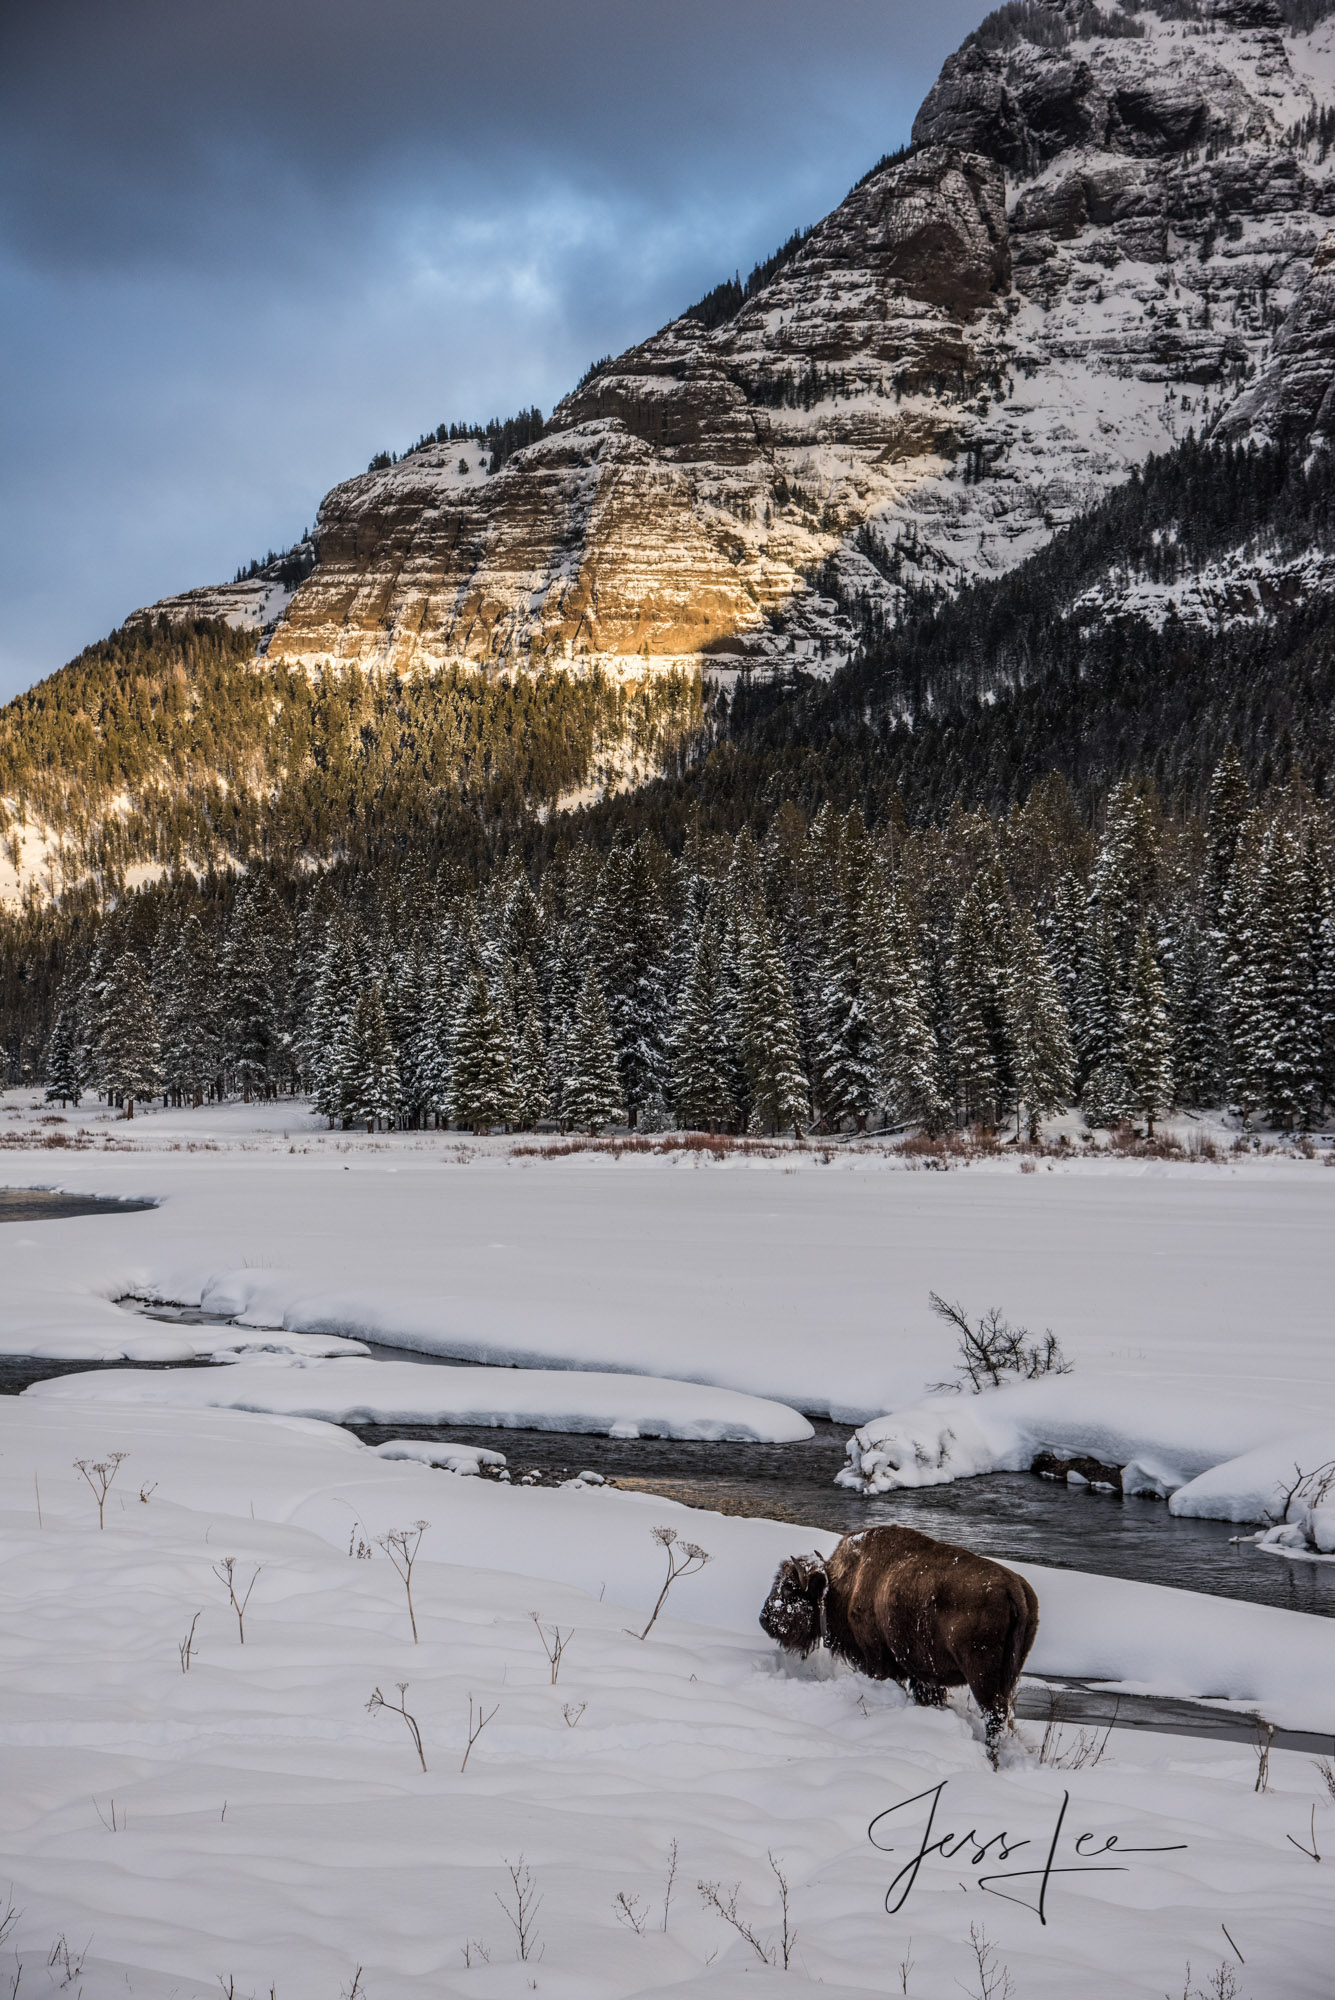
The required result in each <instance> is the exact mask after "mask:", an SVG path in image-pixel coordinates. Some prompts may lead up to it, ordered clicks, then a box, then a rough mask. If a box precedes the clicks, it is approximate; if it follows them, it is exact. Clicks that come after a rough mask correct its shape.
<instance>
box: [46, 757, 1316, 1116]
mask: <svg viewBox="0 0 1335 2000" xmlns="http://www.w3.org/2000/svg"><path fill="white" fill-rule="evenodd" d="M1333 862H1335V838H1333V834H1332V825H1331V819H1330V815H1329V813H1328V812H1327V811H1326V810H1325V809H1324V808H1322V807H1321V806H1320V805H1319V804H1318V803H1317V802H1315V801H1314V800H1313V799H1312V797H1311V795H1310V794H1309V793H1306V792H1304V791H1303V790H1302V789H1301V788H1300V787H1287V788H1284V789H1282V790H1278V791H1276V792H1274V793H1272V794H1271V795H1270V796H1269V797H1268V798H1266V799H1264V800H1262V801H1260V802H1258V801H1257V800H1255V799H1254V798H1253V796H1252V794H1251V791H1250V789H1249V786H1248V782H1247V779H1246V776H1245V773H1244V771H1243V769H1242V765H1241V763H1240V761H1239V759H1238V757H1237V756H1236V754H1235V753H1234V752H1232V751H1229V752H1227V753H1226V754H1225V756H1224V757H1223V759H1222V760H1221V762H1220V764H1219V767H1218V769H1217V770H1216V772H1215V774H1214V778H1213V781H1212V783H1211V786H1210V791H1209V797H1208V801H1207V805H1206V809H1205V811H1204V813H1203V814H1201V815H1199V816H1197V817H1194V818H1191V819H1189V820H1186V821H1181V820H1174V819H1173V818H1171V817H1170V816H1169V815H1167V814H1166V813H1165V812H1164V810H1163V808H1162V806H1161V804H1160V803H1159V801H1158V800H1157V798H1156V795H1155V792H1154V788H1153V787H1152V786H1150V785H1146V784H1144V783H1137V782H1134V781H1129V780H1128V781H1124V782H1122V783H1121V784H1119V785H1118V786H1117V787H1115V788H1114V791H1113V793H1112V795H1111V796H1110V798H1109V800H1108V802H1107V808H1106V813H1105V815H1104V818H1103V825H1102V830H1101V833H1100V835H1099V837H1098V838H1097V839H1096V838H1095V837H1094V835H1093V833H1092V831H1091V829H1090V828H1089V827H1088V826H1087V825H1086V823H1085V822H1084V820H1083V818H1082V816H1081V814H1080V813H1079V811H1078V809H1077V807H1076V804H1075V801H1074V799H1073V798H1072V795H1071V794H1070V792H1069V790H1068V789H1067V788H1066V787H1065V786H1064V784H1063V783H1062V782H1061V781H1060V780H1059V779H1051V780H1049V781H1047V782H1046V783H1045V784H1044V785H1043V786H1041V787H1039V788H1037V789H1036V791H1035V793H1034V794H1033V795H1031V797H1030V798H1029V799H1028V800H1027V801H1026V802H1025V804H1024V805H1023V807H1018V808H1016V809H1014V810H1013V811H1012V812H1011V813H1010V814H1009V815H1007V816H1006V817H1005V819H1002V820H998V819H996V818H994V817H992V816H991V815H988V814H987V813H985V812H975V813H971V814H970V813H965V812H963V811H962V810H958V811H957V812H956V814H955V815H954V816H953V818H952V821H951V822H950V823H949V824H948V825H947V826H946V827H944V828H942V827H936V828H926V829H916V830H915V829H906V828H904V827H902V826H896V825H894V824H887V825H885V826H883V827H881V828H879V829H876V830H871V829H869V828H868V826H867V823H866V821H865V820H864V818H863V816H862V814H861V813H860V812H859V811H858V810H857V809H856V808H851V809H849V810H846V811H839V810H836V809H835V808H833V807H831V806H828V805H827V806H824V807H822V808H821V810H820V811H818V812H817V813H816V814H815V816H814V817H813V818H811V819H810V820H809V821H804V820H803V819H802V818H801V816H800V815H798V814H797V813H796V812H794V811H793V810H792V809H791V808H789V809H787V810H785V811H781V812H779V813H778V814H776V816H775V818H774V821H773V823H772V825H771V827H770V829H769V831H768V833H767V835H766V836H765V838H764V839H763V840H760V841H757V840H756V839H755V838H753V836H752V835H751V834H750V832H749V831H746V830H743V831H742V832H741V833H739V834H738V835H736V836H735V837H732V838H729V837H726V836H719V835H711V834H709V833H707V832H705V831H704V830H703V829H702V828H701V826H700V825H699V824H698V823H697V824H696V826H695V827H694V828H693V829H692V831H691V834H690V836H689V837H688V839H687V841H686V843H685V846H684V848H683V851H682V852H681V853H680V854H679V855H675V856H674V855H672V854H670V853H669V852H668V850H667V849H666V848H665V847H664V846H663V844H662V842H661V841H659V840H658V838H657V836H656V835H655V834H653V833H652V832H649V833H645V834H642V835H640V836H639V837H638V838H637V839H636V840H635V841H633V842H632V843H629V844H627V843H623V842H620V841H616V842H614V843H613V844H612V846H611V847H610V849H608V850H606V851H605V852H602V853H600V852H599V851H598V850H596V849H595V848H594V847H592V846H591V845H589V844H588V843H587V842H585V841H581V840H577V841H575V842H574V843H572V844H570V845H568V846H567V847H566V848H565V849H564V850H563V851H562V852H561V853H560V854H559V855H558V856H556V857H555V858H553V860H552V861H551V862H550V863H549V864H548V865H547V866H545V867H543V868H541V869H539V870H537V871H536V872H533V873H530V872H529V871H528V870H526V869H525V868H524V867H523V866H522V865H521V864H520V863H519V862H518V861H517V860H511V861H510V862H509V863H508V864H506V865H503V866H500V867H498V868H496V869H495V870H494V871H493V872H492V873H491V874H490V875H489V876H488V878H487V879H486V880H485V881H483V882H482V883H481V884H480V885H479V886H474V885H471V884H469V883H467V882H466V881H464V880H463V879H462V878H461V877H460V875H459V874H458V873H457V871H456V872H455V873H454V874H451V873H450V872H449V871H448V870H446V871H439V870H437V871H433V870H432V869H431V867H430V866H429V865H428V864H427V863H426V862H425V861H423V860H422V859H421V858H420V857H418V858H416V859H414V858H409V859H407V860H406V861H405V862H404V863H403V864H402V865H401V866H400V867H399V868H397V869H394V870H382V871H377V872H368V871H365V870H359V871H355V872H352V871H343V873H342V874H341V875H340V873H339V872H338V871H330V872H329V873H327V874H325V875H323V876H321V877H317V878H315V879H313V880H307V881H305V882H301V881H298V880H297V879H296V878H288V879H286V880H283V879H275V878H274V877H273V876H271V875H266V874H264V873H262V872H261V873H257V874H256V875H255V876H254V877H253V878H251V879H249V880H247V881H244V882H242V883H241V884H240V885H239V886H238V887H236V888H235V890H234V893H233V895H232V899H231V903H230V907H229V908H228V910H227V911H226V914H225V915H223V914H222V913H221V912H220V911H219V910H218V909H217V908H216V907H215V908H214V910H213V911H212V913H211V912H210V909H209V906H208V904H207V902H206V901H204V899H202V898H201V896H200V894H199V891H198V889H197V887H196V885H194V884H193V882H187V881H180V880H177V881H169V882H167V883H164V884H162V885H159V886H158V887H156V888H154V889H151V890H145V891H141V892H139V893H138V894H135V895H131V896H127V897H125V898H123V899H121V900H120V901H119V902H118V903H117V904H116V905H115V906H114V907H113V908H112V909H110V910H109V911H108V912H107V914H106V916H105V917H104V918H103V920H102V921H101V923H100V924H99V926H98V927H97V929H96V931H95V933H93V935H92V937H91V940H90V941H89V942H88V943H87V944H86V945H85V946H84V947H81V948H76V949H75V950H74V951H73V952H72V953H71V955H70V958H69V961H68V964H67V968H66V972H65V977H64V980H63V983H62V985H61V988H60V992H59V996H58V1004H57V1007H56V1012H55V1017H54V1022H53V1025H52V1028H51V1031H50V1035H49V1038H48V1041H47V1044H46V1048H45V1051H44V1055H43V1062H42V1071H43V1075H44V1079H45V1082H46V1088H47V1094H48V1096H49V1097H50V1098H51V1099H53V1100H59V1101H63V1102H66V1103H77V1102H78V1101H79V1098H80V1096H81V1094H82V1093H83V1092H84V1091H86V1090H93V1091H96V1092H97V1093H99V1094H100V1095H101V1096H103V1097H104V1098H107V1099H108V1100H110V1101H111V1102H113V1103H121V1104H123V1105H126V1106H127V1107H131V1108H132V1106H133V1104H134V1103H136V1102H138V1103H142V1102H144V1101H145V1100H146V1099H149V1098H152V1097H156V1096H163V1097H164V1098H166V1099H168V1100H169V1101H172V1102H175V1103H178V1104H179V1103H195V1104H202V1103H204V1102H205V1101H208V1100H211V1099H218V1098H223V1097H226V1096H231V1095H240V1096H243V1097H256V1096H275V1095H278V1094H280V1093H286V1092H299V1091H300V1092H309V1093H310V1094H311V1095H312V1096H313V1097H314V1100H315V1103H316V1105H317V1106H318V1108H319V1109H320V1111H321V1112H322V1113H323V1114H324V1115H325V1116H326V1117H327V1118H328V1119H329V1121H330V1123H331V1124H332V1125H335V1126H344V1127H350V1126H353V1125H360V1124H365V1125H366V1126H367V1127H368V1128H372V1129H376V1128H381V1129H384V1128H394V1127H404V1126H407V1127H413V1126H426V1125H436V1126H455V1127H462V1128H467V1129H470V1130H477V1131H486V1130H491V1129H494V1128H497V1127H506V1128H510V1129H531V1128H533V1127H536V1126H538V1125H540V1124H542V1125H555V1126H559V1127H561V1128H562V1129H566V1128H578V1129H582V1130H598V1129H601V1128H603V1127H606V1126H609V1125H613V1124H620V1123H629V1124H631V1125H638V1126H639V1127H641V1129H643V1128H646V1127H647V1128H650V1129H662V1128H663V1127H665V1126H668V1125H681V1126H685V1127H690V1128H698V1129H707V1130H710V1131H715V1132H762V1133H775V1132H784V1131H790V1132H797V1133H802V1132H806V1131H811V1130H816V1131H821V1132H826V1133H835V1132H848V1131H858V1130H867V1129H877V1128H883V1127H887V1126H890V1127H904V1126H916V1127H921V1128H923V1129H925V1130H927V1131H929V1132H938V1131H941V1130H943V1129H945V1128H947V1127H950V1126H959V1127H971V1126H973V1127H980V1128H983V1129H991V1130H996V1129H998V1128H1006V1127H1009V1128H1011V1129H1013V1130H1014V1131H1015V1133H1016V1135H1017V1136H1023V1135H1026V1134H1027V1135H1028V1136H1029V1137H1030V1138H1037V1137H1038V1135H1039V1133H1040V1130H1041V1125H1042V1121H1043V1120H1044V1119H1046V1118H1048V1117H1050V1116H1052V1115H1053V1114H1055V1113H1057V1112H1059V1111H1061V1110H1064V1109H1066V1108H1068V1107H1071V1106H1074V1105H1080V1106H1081V1107H1082V1108H1083V1110H1084V1112H1085V1115H1086V1118H1087V1120H1088V1121H1089V1123H1091V1124H1094V1125H1109V1126H1110V1125H1116V1124H1118V1123H1120V1122H1122V1121H1124V1120H1134V1121H1137V1122H1139V1123H1140V1124H1141V1125H1142V1126H1143V1127H1144V1128H1145V1129H1146V1130H1147V1131H1150V1132H1152V1130H1153V1127H1154V1121H1155V1119H1156V1118H1158V1117H1159V1116H1161V1115H1162V1114H1163V1113H1164V1112H1166V1111H1167V1110H1169V1109H1170V1108H1172V1107H1173V1106H1176V1105H1219V1104H1228V1105H1230V1106H1232V1107H1233V1108H1234V1110H1235V1111H1236V1112H1237V1113H1239V1114H1240V1115H1241V1117H1242V1118H1243V1119H1244V1120H1254V1119H1261V1120H1263V1121H1265V1122H1266V1123H1268V1124H1273V1125H1278V1126H1280V1127H1282V1128H1285V1129H1291V1130H1292V1129H1298V1128H1302V1127H1305V1126H1307V1125H1309V1124H1310V1123H1311V1122H1312V1121H1313V1120H1315V1119H1318V1118H1320V1117H1321V1116H1322V1115H1323V1114H1324V1113H1325V1111H1326V1110H1327V1108H1328V1107H1330V1106H1331V1105H1332V1103H1333V1102H1335V893H1333V884H1332V864H1333Z"/></svg>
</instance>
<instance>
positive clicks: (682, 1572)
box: [630, 1528, 714, 1639]
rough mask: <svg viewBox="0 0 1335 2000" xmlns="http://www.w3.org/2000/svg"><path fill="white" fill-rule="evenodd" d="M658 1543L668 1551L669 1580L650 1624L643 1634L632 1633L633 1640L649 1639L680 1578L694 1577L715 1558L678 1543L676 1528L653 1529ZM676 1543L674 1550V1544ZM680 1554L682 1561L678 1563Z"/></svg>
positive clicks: (651, 1614) (688, 1544)
mask: <svg viewBox="0 0 1335 2000" xmlns="http://www.w3.org/2000/svg"><path fill="white" fill-rule="evenodd" d="M650 1533H651V1534H652V1535H653V1538H654V1540H655V1541H656V1542H658V1543H659V1544H661V1546H662V1547H663V1548H664V1549H665V1550H666V1551H667V1579H666V1581H665V1583H664V1585H663V1588H662V1589H661V1590H660V1591H659V1593H658V1602H657V1604H655V1606H654V1608H653V1610H652V1611H651V1613H650V1614H649V1623H648V1624H647V1625H646V1626H645V1628H644V1630H643V1632H632V1633H631V1635H630V1636H631V1638H632V1639H647V1638H648V1637H649V1634H650V1633H651V1632H652V1631H653V1629H654V1625H655V1622H656V1621H657V1618H658V1614H659V1612H660V1611H661V1610H662V1609H663V1605H664V1603H665V1602H666V1599H667V1594H668V1592H669V1591H670V1590H671V1588H672V1586H673V1584H674V1583H675V1582H676V1581H677V1578H678V1577H679V1576H694V1575H695V1574H696V1573H697V1572H698V1571H699V1570H702V1569H703V1568H704V1566H705V1564H706V1563H707V1562H712V1561H713V1560H714V1558H713V1557H712V1556H711V1555H710V1553H709V1551H708V1550H707V1549H702V1548H697V1546H696V1544H695V1543H694V1542H679V1543H678V1542H677V1531H676V1529H675V1528H653V1529H651V1530H650ZM674 1543H676V1547H675V1548H674V1546H673V1544H674ZM679 1554H680V1557H681V1560H680V1561H678V1560H677V1558H678V1555H679Z"/></svg>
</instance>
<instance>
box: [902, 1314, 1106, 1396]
mask: <svg viewBox="0 0 1335 2000" xmlns="http://www.w3.org/2000/svg"><path fill="white" fill-rule="evenodd" d="M927 1297H928V1299H929V1301H930V1302H931V1307H932V1311H933V1312H934V1313H935V1314H936V1316H937V1318H938V1319H943V1320H945V1322H946V1324H947V1325H948V1326H953V1327H954V1328H955V1329H956V1331H957V1332H958V1334H959V1337H960V1338H959V1347H958V1350H957V1351H958V1353H959V1357H960V1358H959V1361H958V1362H957V1363H956V1366H955V1373H956V1374H957V1375H958V1376H959V1378H960V1379H959V1381H958V1382H949V1383H947V1382H935V1383H933V1385H932V1386H933V1388H935V1389H946V1388H950V1389H961V1388H963V1386H964V1384H965V1383H966V1382H967V1383H968V1384H969V1386H970V1388H971V1389H972V1390H973V1392H974V1394H975V1395H979V1394H980V1393H981V1392H982V1391H983V1390H984V1389H998V1388H1000V1387H1001V1384H1002V1383H1003V1382H1004V1381H1005V1380H1006V1379H1007V1377H1010V1378H1012V1379H1013V1378H1016V1377H1018V1378H1019V1379H1020V1380H1022V1381H1026V1382H1032V1381H1035V1380H1036V1379H1037V1378H1038V1377H1039V1376H1040V1375H1069V1374H1070V1372H1071V1364H1070V1362H1069V1361H1068V1360H1067V1359H1066V1357H1065V1355H1064V1354H1063V1353H1062V1350H1061V1342H1060V1341H1059V1340H1058V1338H1057V1336H1056V1334H1055V1333H1053V1332H1052V1330H1051V1328H1049V1329H1048V1331H1047V1332H1046V1333H1045V1334H1043V1336H1042V1338H1041V1339H1040V1338H1039V1336H1038V1335H1037V1334H1031V1333H1030V1331H1029V1329H1028V1327H1025V1326H1012V1325H1011V1323H1010V1321H1009V1320H1007V1319H1004V1318H1003V1317H1002V1313H1001V1308H1000V1307H999V1306H989V1307H988V1309H987V1311H986V1312H985V1313H984V1314H983V1315H982V1317H981V1319H979V1320H978V1321H977V1323H976V1324H975V1323H974V1322H972V1321H971V1320H970V1319H969V1316H968V1314H967V1313H966V1312H965V1310H964V1308H963V1306H960V1305H952V1304H951V1303H950V1302H949V1301H948V1300H946V1299H943V1298H942V1297H941V1295H940V1293H939V1292H929V1293H928V1294H927Z"/></svg>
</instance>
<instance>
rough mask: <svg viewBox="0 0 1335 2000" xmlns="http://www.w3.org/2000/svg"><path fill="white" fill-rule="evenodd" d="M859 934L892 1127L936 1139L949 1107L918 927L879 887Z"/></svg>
mask: <svg viewBox="0 0 1335 2000" xmlns="http://www.w3.org/2000/svg"><path fill="white" fill-rule="evenodd" d="M859 929H860V937H859V952H860V956H861V960H862V965H863V969H864V977H865V981H866V994H867V1012H868V1018H869V1020H870V1022H871V1030H872V1048H873V1051H874V1061H875V1066H876V1076H877V1089H878V1093H879V1095H880V1097H881V1100H882V1102H883V1103H884V1104H885V1106H886V1108H887V1110H888V1112H889V1114H890V1116H891V1118H892V1119H894V1120H896V1121H897V1122H900V1123H913V1124H919V1125H923V1126H925V1127H926V1129H927V1130H928V1131H929V1132H931V1131H936V1130H937V1129H938V1128H939V1127H940V1126H941V1125H943V1124H945V1123H946V1122H947V1121H948V1119H949V1115H950V1106H949V1103H948V1101H947V1099H946V1095H945V1092H944V1089H943V1087H942V1082H941V1056H940V1050H939V1048H938V1045H937V1039H936V1034H935V1031H934V1030H933V1027H932V1024H931V1020H930V1017H929V1006H930V996H929V994H928V988H927V977H926V973H925V971H924V969H923V964H922V958H921V954H920V952H919V950H918V942H917V938H916V936H915V934H914V926H913V923H912V920H911V918H910V917H909V915H908V912H907V911H906V910H905V908H904V906H903V904H902V903H901V901H900V900H899V898H898V897H897V896H894V895H893V894H891V893H889V892H888V891H887V890H886V888H885V885H884V883H883V882H882V881H880V880H879V879H877V880H876V881H874V882H873V884H872V886H871V889H870V891H869V893H868V895H867V898H866V900H865V902H864V905H863V909H862V914H861V921H860V926H859Z"/></svg>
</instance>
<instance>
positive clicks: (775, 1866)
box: [673, 1841, 1004, 2000]
mask: <svg viewBox="0 0 1335 2000" xmlns="http://www.w3.org/2000/svg"><path fill="white" fill-rule="evenodd" d="M675 1846H676V1843H675V1841H674V1842H673V1847H674V1849H675ZM675 1859H676V1856H675V1853H674V1856H673V1860H674V1863H675ZM768 1859H769V1865H770V1867H771V1869H772V1870H773V1872H774V1879H775V1881H776V1882H777V1883H778V1885H779V1908H780V1911H781V1913H782V1919H783V1921H782V1927H781V1929H780V1931H779V1938H778V1943H777V1944H774V1945H766V1944H762V1943H761V1941H760V1938H759V1937H758V1936H757V1934H756V1931H755V1928H754V1926H753V1925H751V1924H750V1923H748V1922H747V1920H746V1918H745V1917H743V1915H742V1914H741V1912H740V1910H739V1909H738V1907H737V1898H738V1896H739V1895H740V1894H741V1887H742V1885H741V1883H740V1882H734V1884H733V1886H732V1888H731V1889H730V1890H729V1892H728V1894H727V1895H726V1896H725V1895H724V1894H723V1891H722V1889H721V1887H720V1885H719V1884H718V1883H717V1882H698V1883H697V1884H696V1887H697V1888H698V1889H699V1891H700V1895H701V1899H702V1900H703V1902H704V1905H705V1908H706V1909H707V1910H713V1911H715V1912H716V1914H717V1915H718V1916H720V1917H722V1919H723V1921H724V1923H725V1924H731V1925H732V1928H733V1929H734V1930H735V1931H736V1932H737V1935H738V1936H739V1937H743V1938H745V1939H746V1942H747V1943H748V1944H749V1945H750V1947H751V1949H752V1951H753V1952H754V1953H755V1954H756V1957H757V1958H758V1959H759V1960H760V1961H761V1963H762V1964H763V1965H781V1966H782V1967H783V1969H784V1971H785V1972H787V1971H789V1970H790V1968H791V1965H792V1957H793V1952H794V1950H795V1949H796V1946H797V1932H796V1931H795V1930H794V1929H793V1926H792V1922H791V1919H790V1915H789V1909H788V1878H787V1876H786V1875H785V1874H784V1872H783V1867H782V1864H781V1863H780V1862H778V1861H777V1860H776V1859H775V1857H774V1855H773V1854H770V1855H769V1857H768ZM1003 2000H1004V1996H1003Z"/></svg>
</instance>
